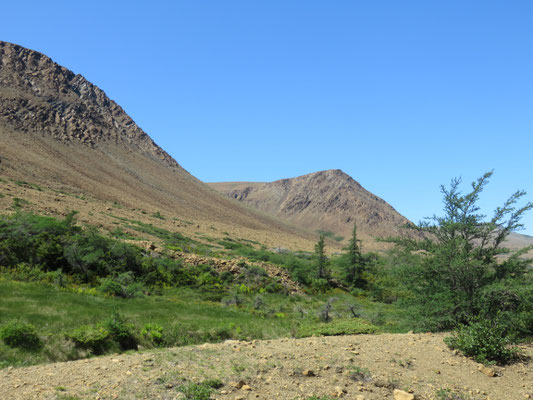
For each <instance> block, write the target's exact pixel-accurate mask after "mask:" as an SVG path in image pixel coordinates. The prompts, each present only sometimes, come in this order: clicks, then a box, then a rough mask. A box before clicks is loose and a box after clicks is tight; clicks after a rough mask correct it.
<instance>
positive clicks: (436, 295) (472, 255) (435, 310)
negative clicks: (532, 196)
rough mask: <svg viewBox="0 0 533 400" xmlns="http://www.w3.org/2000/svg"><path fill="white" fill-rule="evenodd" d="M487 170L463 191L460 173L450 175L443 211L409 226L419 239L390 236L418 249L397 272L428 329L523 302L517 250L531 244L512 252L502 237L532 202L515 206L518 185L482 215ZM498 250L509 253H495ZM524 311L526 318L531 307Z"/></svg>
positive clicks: (522, 264)
mask: <svg viewBox="0 0 533 400" xmlns="http://www.w3.org/2000/svg"><path fill="white" fill-rule="evenodd" d="M491 176H492V172H487V173H486V174H484V175H483V176H482V177H481V178H479V179H477V180H476V181H475V182H473V183H472V190H471V191H470V192H469V193H467V194H462V193H461V191H460V188H459V186H460V184H461V179H453V180H452V181H451V184H450V187H449V188H446V187H445V186H441V192H442V194H443V197H444V199H443V202H444V215H443V216H435V215H434V216H433V217H431V218H428V219H427V221H426V222H421V223H420V224H419V225H418V226H412V228H414V229H416V230H418V231H420V232H422V233H424V238H423V239H419V238H416V237H409V236H407V237H399V238H391V239H389V241H391V242H393V243H395V244H396V245H397V247H398V248H400V249H403V250H405V251H407V252H408V253H410V254H411V255H417V256H416V257H415V258H414V261H413V262H412V264H411V265H407V266H404V269H403V271H402V273H403V276H405V277H406V283H407V285H408V287H409V289H410V291H411V293H412V294H413V303H414V304H415V305H416V307H417V308H418V310H419V312H420V313H421V314H422V315H423V316H424V318H425V323H426V326H427V327H428V328H430V329H448V328H453V327H455V326H457V325H458V324H461V323H468V322H469V321H470V320H471V319H472V318H473V317H476V316H481V317H484V318H492V317H494V316H495V315H496V314H499V313H500V312H507V311H510V310H512V312H513V313H514V314H513V315H517V314H518V313H519V312H520V310H521V309H525V308H528V306H527V304H526V303H527V299H525V298H524V297H521V296H520V292H523V290H522V289H521V288H520V285H524V284H525V283H524V280H525V279H524V278H525V277H526V276H527V269H528V265H530V261H531V260H526V259H524V258H523V257H521V256H523V254H524V253H525V252H526V251H528V250H529V249H530V248H526V249H522V250H520V251H518V252H516V253H514V254H511V253H510V250H509V249H507V248H505V247H504V246H503V243H504V240H505V239H506V238H507V236H508V235H509V234H510V233H511V232H513V231H515V230H517V229H520V228H521V227H522V226H523V225H522V224H521V223H520V220H521V218H522V216H523V215H524V213H525V212H527V211H528V210H530V209H532V208H533V203H530V202H528V203H526V204H525V205H523V206H521V207H517V202H518V201H519V200H520V199H521V198H522V197H523V196H524V195H525V194H526V193H525V192H524V191H521V190H519V191H517V192H515V193H514V194H513V195H511V197H509V199H508V200H507V201H506V202H505V203H504V204H503V206H502V207H498V208H496V210H495V211H494V215H493V217H492V218H491V219H490V220H488V221H487V220H486V216H485V215H483V214H480V212H479V210H480V208H479V206H478V205H477V203H478V200H479V195H480V193H481V192H482V191H483V188H484V187H485V185H486V184H487V183H488V180H489V178H490V177H491ZM502 255H508V257H507V258H502V257H499V256H502ZM517 288H518V289H519V290H517ZM506 299H509V301H507V300H506ZM524 312H525V314H528V312H527V310H525V311H524ZM528 315H529V319H531V312H529V314H528ZM526 317H527V316H526Z"/></svg>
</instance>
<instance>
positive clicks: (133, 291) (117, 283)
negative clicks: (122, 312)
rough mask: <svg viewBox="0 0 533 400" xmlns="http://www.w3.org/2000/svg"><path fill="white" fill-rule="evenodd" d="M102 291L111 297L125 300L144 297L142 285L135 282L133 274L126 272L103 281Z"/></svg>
mask: <svg viewBox="0 0 533 400" xmlns="http://www.w3.org/2000/svg"><path fill="white" fill-rule="evenodd" d="M100 290H101V291H102V292H103V293H105V294H107V295H109V296H115V297H120V298H123V299H131V298H134V297H142V295H143V292H142V290H143V287H142V284H140V283H138V282H135V278H134V277H133V274H132V273H131V272H124V273H122V274H119V275H118V276H117V277H115V278H104V279H102V280H101V284H100Z"/></svg>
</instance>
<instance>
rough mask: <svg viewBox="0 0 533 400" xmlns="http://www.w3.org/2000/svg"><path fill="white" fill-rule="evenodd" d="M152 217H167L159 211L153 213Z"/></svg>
mask: <svg viewBox="0 0 533 400" xmlns="http://www.w3.org/2000/svg"><path fill="white" fill-rule="evenodd" d="M152 217H154V218H158V219H165V217H163V216H162V215H161V213H160V212H159V211H157V212H155V213H153V214H152Z"/></svg>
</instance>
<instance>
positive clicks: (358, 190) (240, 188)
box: [210, 169, 408, 240]
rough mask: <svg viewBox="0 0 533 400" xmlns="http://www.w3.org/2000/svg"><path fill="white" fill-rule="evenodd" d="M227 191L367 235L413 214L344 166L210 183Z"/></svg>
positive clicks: (319, 224)
mask: <svg viewBox="0 0 533 400" xmlns="http://www.w3.org/2000/svg"><path fill="white" fill-rule="evenodd" d="M210 185H211V186H212V187H213V188H215V189H217V190H219V191H220V192H222V193H224V194H225V195H226V196H228V197H231V198H233V199H236V200H239V201H240V202H243V203H244V204H246V205H248V206H250V207H252V208H255V209H258V210H261V211H263V212H266V213H269V214H272V215H275V216H277V217H280V218H282V219H285V220H288V221H290V222H292V223H295V224H297V225H299V226H302V227H304V228H307V229H312V230H325V231H331V232H334V233H336V234H340V235H343V236H345V237H349V236H350V235H351V230H352V228H353V225H354V223H356V224H357V228H358V233H359V234H360V236H361V237H362V238H363V239H367V240H368V239H370V238H371V237H381V236H390V235H394V234H397V233H398V232H399V229H400V227H401V226H402V225H404V224H405V223H407V222H408V220H407V219H406V218H405V217H403V216H402V215H400V214H399V213H398V212H397V211H396V210H394V208H392V207H391V206H390V205H389V204H387V203H386V202H385V201H384V200H383V199H381V198H379V197H377V196H375V195H373V194H372V193H370V192H369V191H367V190H365V189H364V188H363V187H362V186H361V185H360V184H359V183H358V182H356V181H355V180H354V179H353V178H352V177H350V176H349V175H347V174H346V173H344V172H343V171H341V170H338V169H335V170H328V171H320V172H315V173H312V174H308V175H303V176H299V177H297V178H292V179H282V180H279V181H275V182H269V183H250V182H229V183H210Z"/></svg>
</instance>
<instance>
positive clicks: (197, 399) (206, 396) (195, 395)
mask: <svg viewBox="0 0 533 400" xmlns="http://www.w3.org/2000/svg"><path fill="white" fill-rule="evenodd" d="M221 384H222V383H221V382H220V381H219V380H212V379H210V380H207V381H204V382H202V383H192V382H191V383H187V384H185V385H180V386H178V391H179V392H181V393H183V394H184V395H185V398H186V399H187V400H210V399H211V394H212V393H213V392H214V389H216V388H218V387H221V386H220V385H221Z"/></svg>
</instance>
